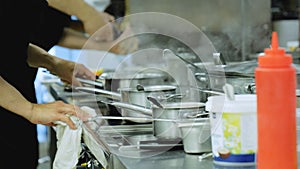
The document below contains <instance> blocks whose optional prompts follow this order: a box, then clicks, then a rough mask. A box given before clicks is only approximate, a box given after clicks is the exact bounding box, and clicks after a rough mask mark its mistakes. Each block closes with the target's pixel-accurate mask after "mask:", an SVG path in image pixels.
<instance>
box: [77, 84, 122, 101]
mask: <svg viewBox="0 0 300 169" xmlns="http://www.w3.org/2000/svg"><path fill="white" fill-rule="evenodd" d="M75 89H76V90H78V91H82V92H86V93H92V94H100V95H103V96H104V97H108V98H112V99H117V100H121V94H120V93H116V92H112V91H108V90H102V89H97V88H92V87H84V86H80V87H76V88H75Z"/></svg>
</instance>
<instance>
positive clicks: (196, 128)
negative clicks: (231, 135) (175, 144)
mask: <svg viewBox="0 0 300 169" xmlns="http://www.w3.org/2000/svg"><path fill="white" fill-rule="evenodd" d="M177 125H178V127H179V128H180V131H181V136H182V143H183V149H184V152H186V153H190V154H199V153H204V152H211V150H212V147H211V136H210V135H211V133H210V122H209V118H195V119H189V120H183V121H181V122H178V123H177Z"/></svg>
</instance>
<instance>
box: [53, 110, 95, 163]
mask: <svg viewBox="0 0 300 169" xmlns="http://www.w3.org/2000/svg"><path fill="white" fill-rule="evenodd" d="M81 109H85V108H84V107H82V108H81ZM87 112H88V113H89V114H90V115H91V116H95V115H96V113H95V111H90V109H89V111H87ZM70 118H71V120H72V121H73V122H74V123H75V124H76V126H77V129H76V130H73V129H70V128H69V126H68V125H66V124H65V123H62V122H60V123H58V125H57V126H56V130H55V131H56V138H57V151H56V155H55V158H54V161H53V169H76V165H77V163H78V159H79V157H80V152H81V150H82V148H81V138H82V127H81V124H82V121H81V120H80V119H79V118H77V117H75V116H71V117H70Z"/></svg>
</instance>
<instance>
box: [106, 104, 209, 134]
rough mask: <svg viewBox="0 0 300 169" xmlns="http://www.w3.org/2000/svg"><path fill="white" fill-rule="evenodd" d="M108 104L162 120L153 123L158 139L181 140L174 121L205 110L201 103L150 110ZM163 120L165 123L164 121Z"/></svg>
mask: <svg viewBox="0 0 300 169" xmlns="http://www.w3.org/2000/svg"><path fill="white" fill-rule="evenodd" d="M109 104H112V105H114V106H116V107H120V108H124V109H130V110H132V111H136V112H138V113H143V114H145V115H149V114H151V115H152V118H153V119H163V120H154V121H153V134H154V136H156V137H158V138H165V139H177V138H181V137H182V136H181V132H180V130H179V128H178V125H177V124H176V121H180V120H183V119H188V118H190V117H193V116H197V115H198V114H202V113H204V110H205V103H201V102H174V103H164V104H163V108H160V107H157V106H152V107H151V109H147V108H142V107H140V106H136V105H131V104H128V103H120V102H111V103H109ZM164 119H165V120H166V121H164ZM168 120H170V121H168Z"/></svg>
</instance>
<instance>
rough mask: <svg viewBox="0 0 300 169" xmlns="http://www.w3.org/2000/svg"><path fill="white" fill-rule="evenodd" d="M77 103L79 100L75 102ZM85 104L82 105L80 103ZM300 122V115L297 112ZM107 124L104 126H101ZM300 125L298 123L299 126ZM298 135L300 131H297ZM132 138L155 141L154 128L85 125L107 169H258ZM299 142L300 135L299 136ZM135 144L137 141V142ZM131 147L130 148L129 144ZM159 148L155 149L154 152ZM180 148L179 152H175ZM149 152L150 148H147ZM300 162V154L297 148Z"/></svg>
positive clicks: (59, 94)
mask: <svg viewBox="0 0 300 169" xmlns="http://www.w3.org/2000/svg"><path fill="white" fill-rule="evenodd" d="M51 87H52V90H51V93H52V94H53V95H54V98H55V99H60V100H64V101H66V102H70V103H77V104H78V103H80V102H79V100H80V99H83V98H85V100H87V99H88V97H86V96H85V97H83V98H82V97H80V96H81V95H80V94H79V93H77V94H76V93H75V94H73V96H78V97H72V95H70V94H66V93H65V91H64V90H63V88H62V86H60V87H59V86H58V85H55V84H53V85H51ZM76 99H77V100H76ZM81 103H82V102H81ZM87 106H90V105H87ZM297 117H298V118H300V111H299V110H298V111H297ZM100 124H101V125H100ZM102 124H104V125H102ZM298 124H299V123H298ZM297 131H299V127H298V129H297ZM133 137H140V138H144V137H153V131H152V124H151V123H150V124H134V125H132V124H129V125H127V124H122V125H109V124H108V123H104V122H103V121H101V120H99V121H98V120H95V121H90V122H87V123H84V124H83V140H84V142H85V143H86V145H87V147H88V148H89V149H90V151H91V152H92V153H93V154H94V156H95V157H96V159H97V160H98V161H99V162H100V163H101V164H102V166H104V167H105V168H106V169H123V168H124V169H137V168H141V169H148V168H151V169H152V168H155V169H166V168H172V169H173V168H174V169H183V168H186V169H255V168H256V167H255V166H244V167H242V166H238V167H237V166H235V167H230V166H217V165H215V164H214V163H213V160H212V157H208V158H204V159H201V157H202V156H201V155H195V154H187V153H185V152H184V150H183V148H182V147H180V143H178V146H175V148H174V147H173V148H171V147H167V146H166V145H159V146H157V145H156V146H153V147H154V148H153V147H152V149H151V148H150V149H145V148H141V147H139V146H142V145H140V144H139V143H132V142H130V141H131V140H132V139H131V138H133ZM133 140H134V139H133ZM298 140H300V139H299V134H298ZM134 141H136V140H134ZM128 143H129V144H128ZM155 147H156V148H155ZM176 147H177V148H176ZM148 148H149V147H148ZM167 150H168V151H167ZM298 161H299V162H300V153H299V148H298ZM298 168H300V167H298Z"/></svg>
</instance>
